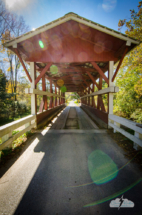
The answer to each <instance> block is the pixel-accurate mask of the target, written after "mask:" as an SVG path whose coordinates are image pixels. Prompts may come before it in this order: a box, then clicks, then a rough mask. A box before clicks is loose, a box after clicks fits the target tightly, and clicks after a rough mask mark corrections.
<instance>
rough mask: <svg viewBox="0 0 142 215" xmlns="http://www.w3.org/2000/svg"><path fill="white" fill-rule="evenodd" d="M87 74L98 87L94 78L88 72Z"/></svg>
mask: <svg viewBox="0 0 142 215" xmlns="http://www.w3.org/2000/svg"><path fill="white" fill-rule="evenodd" d="M87 74H88V76H89V77H90V78H91V80H92V81H93V83H94V84H95V85H96V86H97V88H98V89H99V85H98V84H97V82H96V80H95V78H94V77H93V76H92V75H91V73H90V72H87Z"/></svg>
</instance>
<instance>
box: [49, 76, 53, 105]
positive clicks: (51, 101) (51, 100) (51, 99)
mask: <svg viewBox="0 0 142 215" xmlns="http://www.w3.org/2000/svg"><path fill="white" fill-rule="evenodd" d="M52 92H53V90H52V80H51V79H50V93H52ZM52 103H53V96H51V97H50V104H49V108H52V106H53V104H52Z"/></svg>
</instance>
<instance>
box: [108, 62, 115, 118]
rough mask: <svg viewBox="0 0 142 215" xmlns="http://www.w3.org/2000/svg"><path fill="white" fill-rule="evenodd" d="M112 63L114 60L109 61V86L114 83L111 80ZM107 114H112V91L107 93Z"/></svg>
mask: <svg viewBox="0 0 142 215" xmlns="http://www.w3.org/2000/svg"><path fill="white" fill-rule="evenodd" d="M113 65H114V61H109V71H108V79H109V87H112V86H114V83H113V82H112V77H113ZM108 114H113V93H108Z"/></svg>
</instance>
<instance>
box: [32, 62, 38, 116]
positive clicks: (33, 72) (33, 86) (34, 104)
mask: <svg viewBox="0 0 142 215" xmlns="http://www.w3.org/2000/svg"><path fill="white" fill-rule="evenodd" d="M30 74H31V79H32V82H31V88H32V89H35V88H36V86H35V79H36V67H35V62H30ZM36 113H37V108H36V95H35V94H31V114H32V115H36Z"/></svg>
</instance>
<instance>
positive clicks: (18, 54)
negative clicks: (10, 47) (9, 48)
mask: <svg viewBox="0 0 142 215" xmlns="http://www.w3.org/2000/svg"><path fill="white" fill-rule="evenodd" d="M15 52H16V54H17V56H18V58H19V60H20V62H21V64H22V66H23V68H24V70H25V72H26V74H27V76H28V78H29V81H30V82H32V79H31V76H30V75H29V72H28V70H27V68H26V66H25V64H24V62H23V60H22V58H21V55H20V53H19V51H18V49H15Z"/></svg>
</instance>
